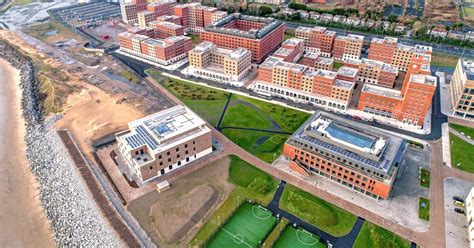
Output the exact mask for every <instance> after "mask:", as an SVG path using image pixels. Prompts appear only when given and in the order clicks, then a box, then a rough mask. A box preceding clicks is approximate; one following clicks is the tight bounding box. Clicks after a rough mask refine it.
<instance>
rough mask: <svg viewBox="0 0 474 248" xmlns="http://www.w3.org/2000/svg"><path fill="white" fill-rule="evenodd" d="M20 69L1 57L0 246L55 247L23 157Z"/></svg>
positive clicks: (35, 183) (34, 184) (35, 187)
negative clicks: (16, 68)
mask: <svg viewBox="0 0 474 248" xmlns="http://www.w3.org/2000/svg"><path fill="white" fill-rule="evenodd" d="M18 81H19V72H18V71H17V70H15V69H14V68H13V67H11V66H10V65H9V64H8V63H7V62H5V61H4V60H2V59H0V130H1V131H0V247H54V246H55V244H54V240H53V238H52V233H51V230H50V228H49V223H48V220H47V218H46V215H45V213H44V212H43V209H42V207H41V203H40V200H39V196H38V184H37V182H36V181H35V178H34V176H33V174H32V173H31V171H30V170H29V167H28V162H27V160H26V157H25V149H26V148H25V142H24V139H23V137H24V134H25V128H24V120H23V118H22V117H21V110H20V88H19V86H18Z"/></svg>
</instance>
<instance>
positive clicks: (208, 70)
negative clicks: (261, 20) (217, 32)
mask: <svg viewBox="0 0 474 248" xmlns="http://www.w3.org/2000/svg"><path fill="white" fill-rule="evenodd" d="M189 65H190V66H189V67H188V72H190V73H191V74H193V75H195V76H197V77H202V78H208V79H211V80H216V81H219V82H235V81H240V80H241V79H243V78H244V77H245V76H246V75H247V74H248V73H249V71H250V68H251V55H250V51H249V50H247V49H245V48H236V49H233V50H230V49H224V48H219V47H217V46H216V45H215V44H213V43H212V42H209V41H204V42H201V43H200V44H199V45H197V46H196V47H195V48H194V49H193V50H191V51H189Z"/></svg>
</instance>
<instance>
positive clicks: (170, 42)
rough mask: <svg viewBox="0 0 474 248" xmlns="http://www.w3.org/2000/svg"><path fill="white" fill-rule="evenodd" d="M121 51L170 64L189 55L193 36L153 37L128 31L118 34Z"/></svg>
mask: <svg viewBox="0 0 474 248" xmlns="http://www.w3.org/2000/svg"><path fill="white" fill-rule="evenodd" d="M118 40H119V45H120V51H121V52H124V53H127V54H130V55H133V56H137V57H140V58H142V59H145V60H149V61H151V62H155V63H158V64H161V65H170V64H173V63H175V62H177V61H179V60H182V59H184V58H186V57H187V55H188V52H189V50H191V49H192V41H191V38H189V37H186V36H171V37H168V38H166V39H153V38H149V37H147V36H144V35H136V34H131V33H128V32H125V33H121V34H119V35H118Z"/></svg>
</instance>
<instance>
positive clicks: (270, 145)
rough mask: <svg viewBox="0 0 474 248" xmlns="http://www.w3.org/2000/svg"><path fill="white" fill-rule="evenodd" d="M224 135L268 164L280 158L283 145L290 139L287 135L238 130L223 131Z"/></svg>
mask: <svg viewBox="0 0 474 248" xmlns="http://www.w3.org/2000/svg"><path fill="white" fill-rule="evenodd" d="M222 133H223V134H224V135H225V136H226V137H227V138H229V139H230V140H232V142H234V143H235V144H237V145H238V146H240V147H242V148H244V149H245V150H246V151H248V152H250V153H252V154H253V155H255V156H257V157H258V158H260V159H262V160H263V161H265V162H267V163H271V162H273V160H275V159H276V158H278V156H280V154H281V153H282V149H283V144H284V143H285V141H286V140H287V139H288V137H289V135H286V134H275V133H264V132H259V131H247V130H238V129H223V130H222Z"/></svg>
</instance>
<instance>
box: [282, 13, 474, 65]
mask: <svg viewBox="0 0 474 248" xmlns="http://www.w3.org/2000/svg"><path fill="white" fill-rule="evenodd" d="M283 22H285V23H286V25H287V27H288V28H291V29H295V28H297V27H300V26H303V27H314V26H316V25H314V24H305V23H299V22H291V21H283ZM328 29H329V30H333V31H335V32H336V33H337V35H347V34H349V33H350V34H358V35H363V36H364V39H365V40H366V41H371V40H372V38H375V37H377V38H383V37H385V35H377V34H369V33H364V32H359V31H353V30H349V31H346V30H344V29H338V28H332V27H331V28H328ZM397 38H398V42H399V43H402V44H405V45H410V46H414V45H416V44H419V45H426V46H431V47H433V52H437V53H444V54H449V55H454V56H458V57H469V58H474V50H473V49H470V48H462V47H456V46H449V45H443V44H437V43H430V42H425V41H419V40H414V39H411V38H407V37H397Z"/></svg>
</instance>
